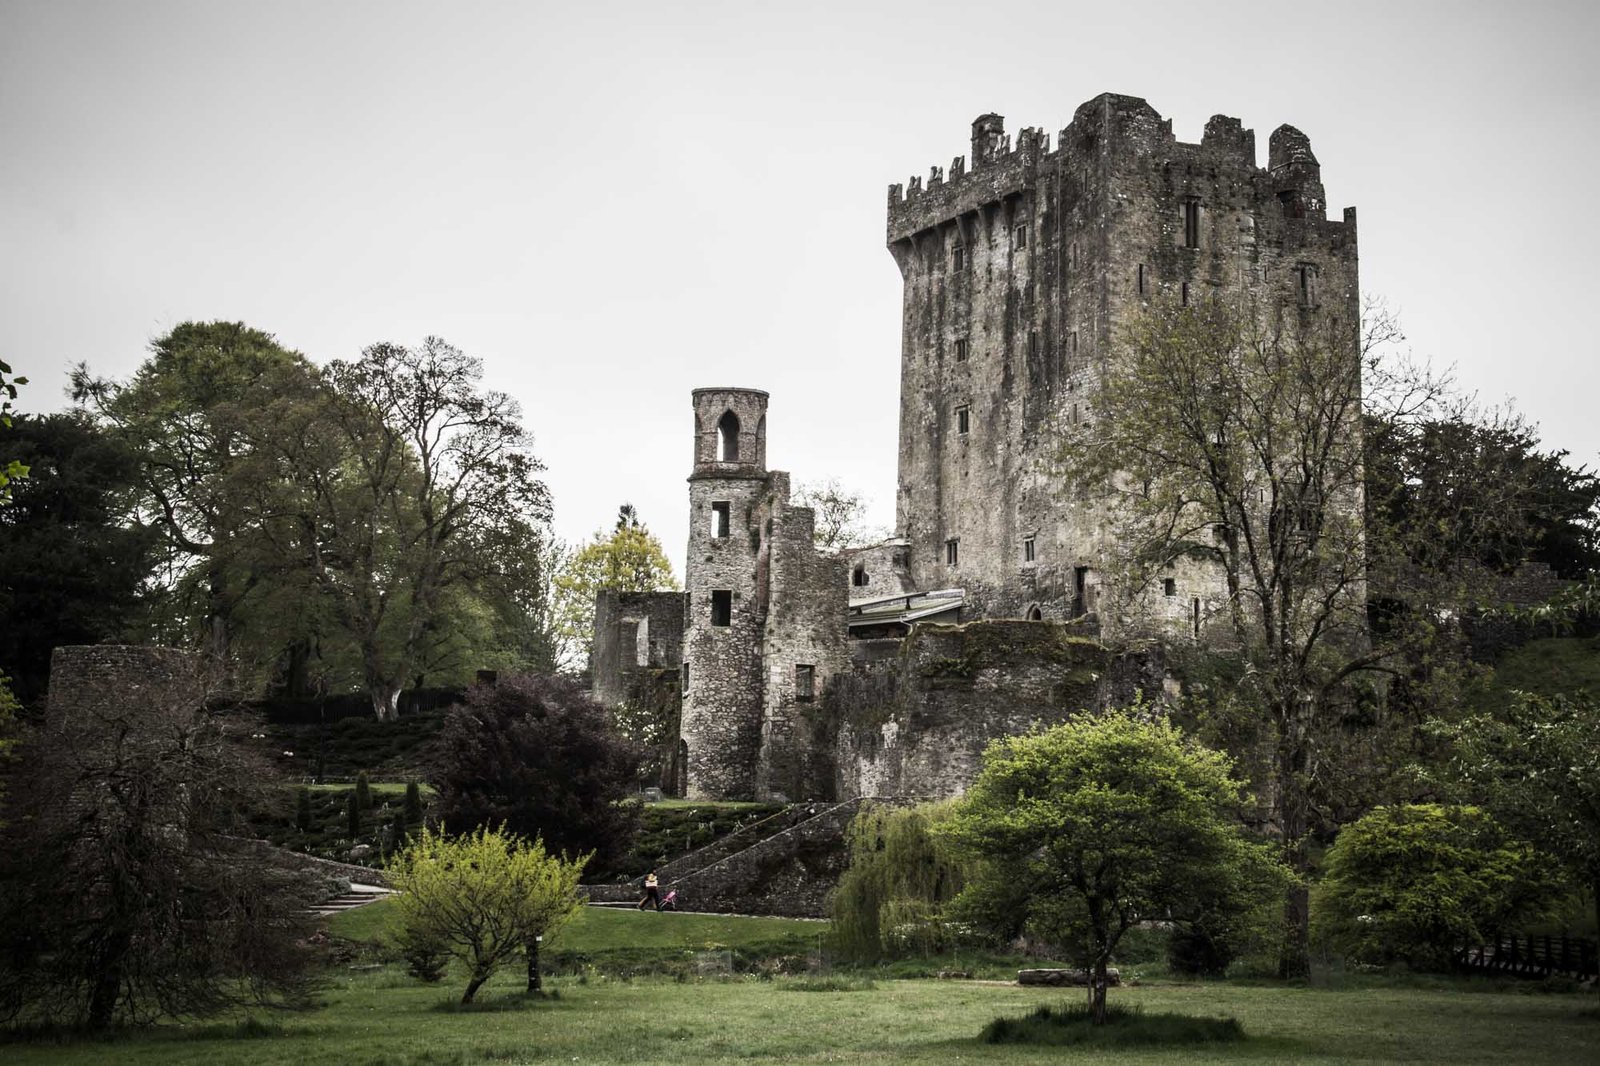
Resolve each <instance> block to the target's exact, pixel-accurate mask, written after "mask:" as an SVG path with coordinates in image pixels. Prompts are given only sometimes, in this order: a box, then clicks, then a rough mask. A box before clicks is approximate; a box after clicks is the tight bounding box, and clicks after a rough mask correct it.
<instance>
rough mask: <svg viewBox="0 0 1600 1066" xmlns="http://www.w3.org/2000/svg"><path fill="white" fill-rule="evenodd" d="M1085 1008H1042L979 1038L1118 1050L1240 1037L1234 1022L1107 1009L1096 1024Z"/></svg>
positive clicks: (998, 1023)
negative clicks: (1121, 1048) (1104, 1046)
mask: <svg viewBox="0 0 1600 1066" xmlns="http://www.w3.org/2000/svg"><path fill="white" fill-rule="evenodd" d="M1094 1021H1095V1020H1094V1015H1093V1013H1092V1012H1091V1011H1090V1010H1089V1008H1088V1007H1087V1006H1084V1005H1077V1006H1062V1007H1040V1008H1039V1009H1038V1010H1036V1011H1034V1012H1033V1013H1032V1014H1029V1015H1027V1016H1026V1017H1023V1018H996V1019H995V1020H994V1021H992V1022H990V1023H989V1024H988V1025H987V1026H985V1027H984V1030H983V1033H982V1034H981V1035H980V1037H979V1039H981V1040H982V1041H983V1042H984V1043H985V1044H1042V1045H1045V1046H1047V1047H1066V1046H1071V1045H1073V1044H1098V1045H1109V1046H1112V1047H1116V1046H1128V1045H1141V1044H1143V1045H1149V1044H1219V1043H1226V1042H1230V1041H1234V1040H1243V1039H1244V1027H1243V1026H1241V1025H1240V1024H1239V1021H1238V1019H1236V1018H1193V1017H1190V1016H1189V1015H1186V1014H1145V1013H1144V1012H1143V1011H1141V1010H1139V1009H1137V1008H1132V1009H1129V1008H1126V1007H1113V1006H1108V1007H1106V1010H1105V1022H1104V1024H1102V1025H1096V1024H1095V1023H1094Z"/></svg>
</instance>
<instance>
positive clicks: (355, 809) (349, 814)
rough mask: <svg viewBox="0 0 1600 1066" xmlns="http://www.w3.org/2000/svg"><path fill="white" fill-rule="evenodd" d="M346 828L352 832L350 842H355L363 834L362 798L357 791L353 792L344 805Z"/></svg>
mask: <svg viewBox="0 0 1600 1066" xmlns="http://www.w3.org/2000/svg"><path fill="white" fill-rule="evenodd" d="M344 818H345V828H346V829H347V830H348V831H349V833H350V842H351V843H352V844H353V843H355V840H356V838H357V837H359V836H360V835H361V800H360V798H359V796H358V794H357V793H355V792H351V793H350V797H349V799H347V800H346V801H345V805H344Z"/></svg>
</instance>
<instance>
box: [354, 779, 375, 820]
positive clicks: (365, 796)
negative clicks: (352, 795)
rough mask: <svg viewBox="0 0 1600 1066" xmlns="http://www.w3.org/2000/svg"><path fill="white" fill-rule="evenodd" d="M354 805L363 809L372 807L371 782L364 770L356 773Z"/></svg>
mask: <svg viewBox="0 0 1600 1066" xmlns="http://www.w3.org/2000/svg"><path fill="white" fill-rule="evenodd" d="M356 806H357V807H359V808H361V809H362V810H364V811H367V810H371V809H372V783H371V782H370V781H368V780H367V772H366V771H365V770H363V771H361V772H360V773H359V774H357V775H356Z"/></svg>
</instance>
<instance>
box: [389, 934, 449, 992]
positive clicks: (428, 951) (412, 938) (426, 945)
mask: <svg viewBox="0 0 1600 1066" xmlns="http://www.w3.org/2000/svg"><path fill="white" fill-rule="evenodd" d="M398 946H399V950H400V957H401V958H402V959H404V960H405V961H406V973H408V974H410V975H411V976H412V977H415V978H417V979H418V980H419V981H427V982H428V983H429V984H433V983H435V982H437V981H439V980H441V979H442V978H443V977H444V971H445V968H446V967H447V966H448V965H449V964H450V949H449V948H448V947H446V946H445V944H444V942H443V941H442V940H440V939H439V938H438V937H436V936H432V935H430V934H429V933H427V932H425V931H422V930H411V929H404V930H402V931H401V933H400V940H399V945H398Z"/></svg>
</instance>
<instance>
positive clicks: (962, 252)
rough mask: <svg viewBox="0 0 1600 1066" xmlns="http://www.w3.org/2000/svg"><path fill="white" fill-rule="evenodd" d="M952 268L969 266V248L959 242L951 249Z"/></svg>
mask: <svg viewBox="0 0 1600 1066" xmlns="http://www.w3.org/2000/svg"><path fill="white" fill-rule="evenodd" d="M950 268H951V269H952V270H965V269H966V268H967V250H966V249H965V248H963V247H962V246H961V245H959V244H958V245H956V246H955V247H954V248H952V249H950Z"/></svg>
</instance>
